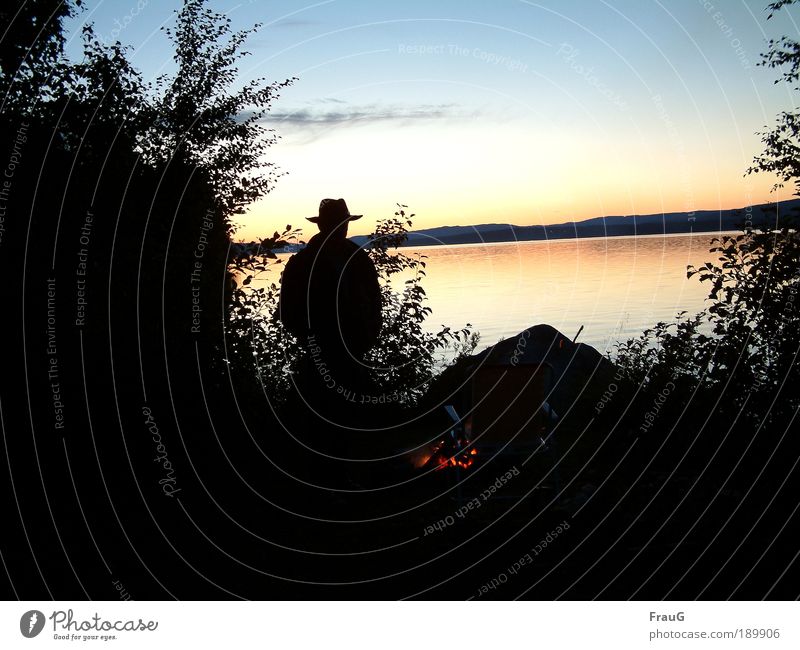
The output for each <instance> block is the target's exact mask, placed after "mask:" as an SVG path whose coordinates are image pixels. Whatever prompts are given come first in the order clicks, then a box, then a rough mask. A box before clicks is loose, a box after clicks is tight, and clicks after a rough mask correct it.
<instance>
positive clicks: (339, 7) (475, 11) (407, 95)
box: [75, 0, 800, 239]
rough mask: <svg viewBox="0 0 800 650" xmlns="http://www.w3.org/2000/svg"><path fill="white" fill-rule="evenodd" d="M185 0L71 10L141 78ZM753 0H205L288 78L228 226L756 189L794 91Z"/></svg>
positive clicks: (157, 65)
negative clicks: (276, 176) (249, 197)
mask: <svg viewBox="0 0 800 650" xmlns="http://www.w3.org/2000/svg"><path fill="white" fill-rule="evenodd" d="M179 4H180V3H179V2H176V1H172V0H158V2H156V1H155V0H149V1H148V0H119V1H113V2H112V1H111V0H104V1H103V0H87V1H86V2H85V5H86V7H87V9H86V11H84V12H82V13H81V15H80V16H79V19H78V21H75V26H77V24H78V23H80V22H83V21H86V20H89V21H93V22H94V23H95V28H96V31H97V33H98V34H99V35H100V36H101V37H104V38H107V39H108V40H120V41H122V42H123V43H125V44H127V45H130V46H131V47H132V48H133V50H132V59H133V62H134V63H135V65H137V67H139V69H140V70H141V71H142V72H143V74H144V76H145V78H148V79H149V78H152V77H154V76H155V75H157V74H159V73H163V72H165V71H169V70H170V69H171V59H170V56H171V51H170V47H169V43H168V41H167V40H166V38H165V37H164V34H163V32H160V31H159V27H160V26H162V25H167V24H169V23H170V22H171V21H172V20H173V16H174V14H173V11H174V9H176V8H177V7H178V6H179ZM766 4H767V0H725V1H724V2H723V0H713V2H712V1H709V0H670V1H666V0H664V1H661V2H659V1H657V0H609V1H603V0H591V1H588V0H585V1H581V0H546V1H544V0H543V1H541V2H527V1H523V0H491V1H490V0H480V1H479V0H438V1H436V0H428V1H421V0H405V1H404V2H391V3H389V2H375V1H371V0H326V1H323V2H316V3H305V2H297V1H290V0H279V1H278V0H255V1H250V2H236V1H234V0H230V1H228V0H217V1H215V2H212V3H211V6H212V7H213V8H215V9H217V10H219V11H222V12H225V13H227V14H228V15H229V16H230V18H231V19H232V21H233V24H234V26H235V27H248V26H250V25H252V24H253V23H255V22H261V23H263V24H264V26H263V27H262V29H261V30H260V32H259V33H258V34H256V35H255V36H253V38H252V39H251V40H250V42H249V45H248V49H249V50H250V51H251V52H252V56H250V57H248V58H247V59H245V60H244V61H243V62H242V63H241V65H240V73H241V75H242V77H243V78H244V79H249V78H253V77H261V76H264V77H267V78H268V79H270V80H281V79H284V78H286V77H290V76H296V77H299V81H297V82H296V83H295V85H294V86H293V87H291V88H289V89H287V90H286V91H284V93H283V95H282V96H281V98H280V99H279V100H278V101H277V102H276V103H275V104H274V105H273V111H272V116H271V118H270V120H269V125H270V127H272V128H274V129H275V130H276V132H277V133H278V134H279V135H280V136H281V140H280V142H279V144H278V145H276V146H275V147H273V148H271V149H269V150H267V151H266V152H265V153H266V155H265V159H266V160H269V161H272V162H274V163H276V164H277V165H278V166H279V167H280V168H281V170H282V171H284V172H286V175H285V176H283V177H282V178H281V179H280V180H279V181H278V184H277V186H276V187H275V189H274V190H273V191H272V192H271V193H270V194H269V195H268V196H267V197H266V198H265V199H264V200H262V201H260V202H259V203H257V204H255V205H253V206H252V207H251V209H250V210H249V212H248V214H247V215H244V216H242V217H241V218H240V223H241V228H240V230H239V233H238V235H237V237H241V238H244V239H252V238H256V237H258V236H260V235H261V236H264V235H268V234H270V233H272V231H273V230H276V229H282V227H283V226H284V225H285V224H287V223H291V224H292V225H295V226H298V225H306V226H311V224H306V223H304V220H303V217H305V216H310V215H312V214H315V213H316V208H317V205H318V203H319V200H320V199H321V198H323V197H327V196H330V197H334V198H338V197H344V198H345V199H346V200H347V202H348V205H349V206H350V209H351V211H352V212H359V213H362V212H363V213H364V214H365V215H366V216H365V218H364V219H362V220H361V221H359V222H358V223H357V224H354V226H353V227H352V228H351V234H363V233H366V232H369V231H370V230H371V228H372V226H373V225H374V222H375V219H376V218H379V217H384V216H389V215H391V213H392V212H393V209H394V206H395V203H397V202H402V203H406V204H408V205H409V206H410V207H411V209H412V210H413V211H414V212H415V213H416V214H417V216H416V218H415V224H414V225H415V227H416V228H426V227H433V226H439V225H457V224H458V225H466V224H477V223H485V222H504V223H515V224H520V225H527V224H538V223H554V222H562V221H569V220H572V219H576V220H579V219H584V218H589V217H594V216H599V215H618V214H631V213H639V214H645V213H656V212H671V211H688V210H693V209H715V208H729V207H739V206H743V205H746V204H749V203H756V202H762V201H766V200H768V199H769V198H770V194H769V189H770V187H771V185H772V182H773V179H771V178H769V177H766V176H760V175H759V176H749V177H744V176H743V174H744V171H745V169H746V168H747V166H748V165H749V164H750V162H751V160H752V158H753V156H754V155H755V154H756V153H758V152H759V151H760V150H761V148H762V147H761V144H760V142H759V137H758V136H757V135H756V134H755V132H756V131H758V130H762V129H763V128H764V126H765V125H767V124H771V123H772V122H773V118H774V115H775V113H776V112H777V111H778V110H781V109H784V108H791V107H792V106H793V103H792V99H793V98H792V96H791V93H790V89H789V88H788V87H786V86H785V85H784V84H782V83H781V84H777V85H776V84H774V83H773V81H774V79H775V77H776V74H775V71H772V70H768V69H765V68H763V67H760V66H756V63H757V62H758V60H759V53H760V52H762V51H764V50H765V47H766V39H767V38H769V37H774V36H779V35H783V34H789V35H794V36H795V37H796V36H797V35H798V27H797V25H796V24H795V22H794V20H793V16H792V14H791V13H787V12H786V11H783V12H781V13H780V14H778V15H776V16H775V17H774V18H773V19H771V20H770V21H769V22H767V20H766V15H767V14H766V12H765V10H764V8H765V6H766ZM791 11H795V10H794V9H790V12H791ZM799 15H800V14H799ZM120 27H121V29H120ZM773 198H774V195H773ZM310 230H313V226H311V228H310V229H309V228H307V229H306V232H309V231H310Z"/></svg>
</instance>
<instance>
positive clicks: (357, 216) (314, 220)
mask: <svg viewBox="0 0 800 650" xmlns="http://www.w3.org/2000/svg"><path fill="white" fill-rule="evenodd" d="M363 216H364V215H363V214H351V215H350V216H349V217H348V218H347V219H346V221H355V220H356V219H360V218H361V217H363ZM306 219H308V220H309V221H311V222H312V223H319V217H306Z"/></svg>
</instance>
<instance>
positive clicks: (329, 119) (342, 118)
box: [262, 104, 459, 127]
mask: <svg viewBox="0 0 800 650" xmlns="http://www.w3.org/2000/svg"><path fill="white" fill-rule="evenodd" d="M455 108H456V105H455V104H420V105H418V106H379V105H371V106H362V107H356V106H353V107H348V108H341V109H338V110H325V109H321V108H300V109H297V110H294V111H271V112H270V113H268V114H267V115H265V116H264V117H263V119H262V121H263V122H265V123H269V124H272V125H276V124H280V125H282V126H304V127H305V126H334V125H343V124H352V125H355V124H367V123H373V122H387V121H409V120H434V119H441V118H448V117H459V115H458V113H457V112H456V110H455Z"/></svg>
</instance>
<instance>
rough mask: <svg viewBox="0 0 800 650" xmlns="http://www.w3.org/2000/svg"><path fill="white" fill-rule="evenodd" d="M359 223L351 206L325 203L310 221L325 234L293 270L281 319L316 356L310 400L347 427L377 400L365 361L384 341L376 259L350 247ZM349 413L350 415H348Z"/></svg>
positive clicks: (308, 382)
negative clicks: (356, 411)
mask: <svg viewBox="0 0 800 650" xmlns="http://www.w3.org/2000/svg"><path fill="white" fill-rule="evenodd" d="M361 216H362V215H351V214H350V211H349V210H348V209H347V204H346V203H345V201H344V199H323V200H322V202H321V203H320V205H319V214H318V215H317V216H316V217H309V221H312V222H313V223H316V224H317V226H318V227H319V233H318V234H316V235H314V236H313V237H312V238H311V239H310V240H309V242H308V245H307V246H306V247H305V248H304V249H303V250H301V251H300V252H298V253H297V254H295V255H293V256H292V257H291V258H290V259H289V261H288V262H287V264H286V268H285V269H284V271H283V279H282V281H281V298H280V306H279V315H280V319H281V321H282V322H283V324H284V326H285V327H286V329H288V330H289V331H290V332H291V333H292V334H294V335H295V336H296V337H298V339H299V340H300V342H301V344H302V345H303V346H305V348H306V351H307V353H308V355H307V359H306V362H305V364H304V367H303V369H302V371H301V375H305V376H304V377H301V382H300V383H301V385H300V387H299V388H300V392H301V395H302V397H303V399H304V400H305V401H306V402H307V403H308V404H309V405H310V406H311V407H312V408H314V409H315V410H317V411H322V413H321V415H323V416H324V417H326V418H330V419H335V420H338V421H339V422H341V420H342V418H341V417H337V416H342V415H345V414H346V413H347V409H346V408H344V407H347V406H349V405H353V404H357V403H360V401H361V396H362V395H363V394H364V393H366V392H369V385H370V381H369V371H368V368H367V367H366V366H365V365H364V363H363V359H364V354H365V353H366V352H367V351H368V350H369V349H370V348H371V347H372V346H373V345H375V342H376V341H377V340H378V334H379V333H380V329H381V294H380V287H379V285H378V274H377V271H376V270H375V266H374V265H373V263H372V260H370V258H369V255H367V253H366V252H365V251H364V250H363V249H362V248H361V247H360V246H358V245H357V244H355V243H353V242H351V241H350V240H349V239H347V227H348V224H349V223H350V221H353V220H355V219H360V218H361ZM342 408H344V410H342Z"/></svg>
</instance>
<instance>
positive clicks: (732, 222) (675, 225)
mask: <svg viewBox="0 0 800 650" xmlns="http://www.w3.org/2000/svg"><path fill="white" fill-rule="evenodd" d="M797 210H800V199H792V200H791V201H782V202H781V203H779V204H776V203H764V204H760V205H754V206H750V210H749V211H748V209H747V208H736V209H733V210H700V211H697V212H694V213H690V212H669V213H664V214H645V215H629V216H612V217H594V218H591V219H586V220H584V221H568V222H565V223H558V224H552V225H548V226H515V225H513V224H508V223H487V224H480V225H477V226H441V227H438V228H427V229H425V230H415V231H413V232H411V233H409V236H408V242H407V243H406V246H437V245H446V244H479V243H495V242H513V241H536V240H541V239H578V238H584V237H620V236H624V235H674V234H680V233H688V232H714V231H717V232H719V231H724V230H736V229H738V228H740V227H741V226H742V225H744V223H745V220H746V218H747V215H748V213H749V215H750V219H751V221H752V224H753V225H754V226H763V225H766V224H769V225H772V226H774V225H775V224H776V223H777V222H778V220H779V219H780V220H783V219H785V218H786V216H788V215H789V214H790V213H792V212H796V211H797ZM350 239H352V240H353V241H354V242H356V243H357V244H360V245H364V244H365V243H366V242H367V238H366V237H365V236H357V237H351V238H350Z"/></svg>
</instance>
